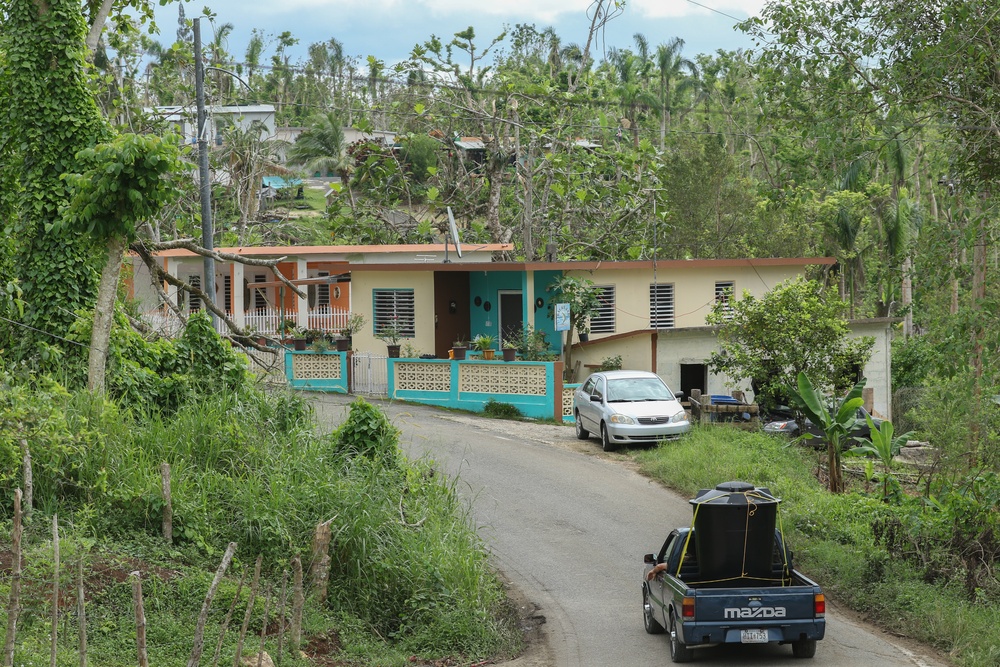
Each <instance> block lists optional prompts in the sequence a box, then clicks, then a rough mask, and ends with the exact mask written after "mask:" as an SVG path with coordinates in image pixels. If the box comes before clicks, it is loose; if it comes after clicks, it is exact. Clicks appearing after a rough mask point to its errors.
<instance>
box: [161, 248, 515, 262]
mask: <svg viewBox="0 0 1000 667" xmlns="http://www.w3.org/2000/svg"><path fill="white" fill-rule="evenodd" d="M463 245H464V246H465V247H463V248H462V250H463V251H482V252H507V251H509V250H513V249H514V246H513V245H512V244H510V243H484V244H481V245H476V246H469V245H468V244H463ZM448 248H449V250H450V252H452V253H454V252H455V247H454V246H453V245H451V244H448ZM215 250H216V251H217V252H224V253H229V254H231V255H246V256H248V257H281V256H283V255H289V256H302V255H345V254H359V253H382V254H392V253H412V252H444V251H445V244H444V243H424V244H419V245H294V246H246V247H242V248H216V249H215ZM156 256H157V257H196V256H197V255H196V254H195V253H193V252H191V251H190V250H188V249H186V248H175V249H172V250H161V251H160V252H158V253H156ZM390 266H392V265H390ZM405 266H411V265H410V264H406V265H405ZM445 266H450V265H449V264H445ZM460 266H461V265H460Z"/></svg>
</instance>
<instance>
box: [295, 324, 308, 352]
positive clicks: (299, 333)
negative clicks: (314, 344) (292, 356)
mask: <svg viewBox="0 0 1000 667" xmlns="http://www.w3.org/2000/svg"><path fill="white" fill-rule="evenodd" d="M308 344H309V340H308V339H307V338H306V331H305V329H300V328H298V327H295V328H294V329H292V345H293V346H294V347H295V351H296V352H305V350H306V345H308Z"/></svg>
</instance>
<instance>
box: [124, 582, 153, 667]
mask: <svg viewBox="0 0 1000 667" xmlns="http://www.w3.org/2000/svg"><path fill="white" fill-rule="evenodd" d="M129 577H130V578H131V579H132V608H133V609H134V610H135V649H136V653H137V655H138V659H139V667H149V655H147V653H146V611H145V610H144V609H143V606H142V575H140V574H139V572H138V571H135V572H133V573H132V574H130V575H129Z"/></svg>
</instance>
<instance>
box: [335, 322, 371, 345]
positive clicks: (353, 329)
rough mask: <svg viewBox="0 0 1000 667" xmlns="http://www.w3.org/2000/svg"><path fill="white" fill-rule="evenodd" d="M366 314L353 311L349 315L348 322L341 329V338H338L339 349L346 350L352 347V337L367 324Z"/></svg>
mask: <svg viewBox="0 0 1000 667" xmlns="http://www.w3.org/2000/svg"><path fill="white" fill-rule="evenodd" d="M365 322H366V320H365V316H364V315H362V314H361V313H351V314H350V315H348V317H347V322H346V323H345V324H344V326H343V328H342V329H341V330H340V338H338V339H337V350H339V351H340V352H346V351H347V350H350V349H351V338H352V337H353V336H354V334H356V333H357V332H359V331H361V329H362V328H363V327H364V326H365Z"/></svg>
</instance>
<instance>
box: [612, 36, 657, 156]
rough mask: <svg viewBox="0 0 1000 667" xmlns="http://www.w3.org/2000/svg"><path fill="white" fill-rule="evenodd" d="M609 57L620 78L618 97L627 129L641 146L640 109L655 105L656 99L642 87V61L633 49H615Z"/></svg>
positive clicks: (637, 144) (637, 145)
mask: <svg viewBox="0 0 1000 667" xmlns="http://www.w3.org/2000/svg"><path fill="white" fill-rule="evenodd" d="M608 59H609V60H610V61H611V66H612V68H613V70H614V73H615V74H616V76H617V78H618V99H619V100H620V102H621V107H622V115H624V117H625V120H626V121H627V122H626V123H624V125H626V126H627V127H626V129H629V130H631V132H632V142H633V144H634V145H635V147H636V148H638V147H639V123H638V116H639V109H640V108H641V107H643V106H653V104H655V102H656V100H655V99H654V98H653V97H652V96H651V95H650V94H649V92H648V91H646V90H643V89H642V85H641V84H640V83H639V73H640V70H639V68H640V62H639V59H638V58H637V57H636V56H635V54H633V53H632V52H631V51H627V50H626V51H621V50H618V49H613V50H612V51H611V52H610V53H608Z"/></svg>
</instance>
